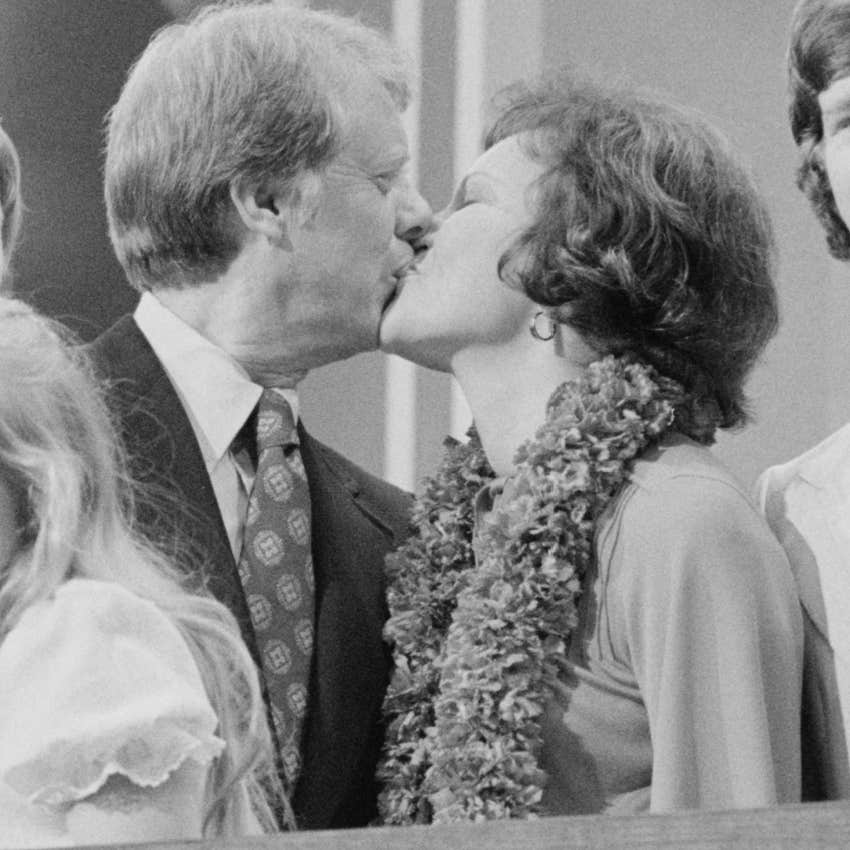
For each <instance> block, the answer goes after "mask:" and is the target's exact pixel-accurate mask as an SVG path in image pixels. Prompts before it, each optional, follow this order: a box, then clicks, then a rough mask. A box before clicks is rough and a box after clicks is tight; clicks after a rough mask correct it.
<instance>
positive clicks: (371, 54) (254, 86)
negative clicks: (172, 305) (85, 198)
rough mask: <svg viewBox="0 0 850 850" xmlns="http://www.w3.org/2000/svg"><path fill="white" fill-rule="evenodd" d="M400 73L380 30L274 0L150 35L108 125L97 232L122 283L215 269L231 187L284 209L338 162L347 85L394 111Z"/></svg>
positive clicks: (183, 280) (223, 246) (222, 257)
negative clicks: (365, 88) (251, 187)
mask: <svg viewBox="0 0 850 850" xmlns="http://www.w3.org/2000/svg"><path fill="white" fill-rule="evenodd" d="M407 73H408V69H407V64H406V62H405V59H404V57H403V55H402V54H401V53H400V52H399V51H398V50H396V49H395V48H394V47H393V46H392V45H391V44H390V43H389V42H388V41H387V40H386V38H385V37H384V36H383V35H381V34H380V33H378V32H376V31H374V30H372V29H369V28H368V27H366V26H364V25H363V24H361V23H359V22H357V21H355V20H353V19H351V18H346V17H342V16H340V15H336V14H333V13H330V12H318V11H314V10H309V9H299V8H295V7H292V6H290V5H287V4H286V3H283V2H277V0H269V2H261V0H255V1H254V2H241V3H238V4H237V3H229V4H218V5H214V6H208V7H205V8H203V9H201V10H200V12H199V13H198V14H196V15H195V16H194V17H192V18H191V19H189V20H188V21H185V22H181V23H175V24H171V25H169V26H167V27H165V28H163V29H162V30H160V31H159V32H158V33H157V34H156V35H155V36H154V37H153V39H152V40H151V42H150V44H149V45H148V47H147V49H146V50H145V52H144V53H143V54H142V55H141V57H140V58H139V59H138V61H137V62H136V63H135V65H134V66H133V68H132V70H131V71H130V74H129V76H128V79H127V82H126V84H125V86H124V89H123V90H122V92H121V96H120V97H119V99H118V102H117V103H116V104H115V106H114V107H113V108H112V110H111V111H110V113H109V116H108V126H107V140H106V165H105V199H106V209H107V216H108V219H109V234H110V238H111V240H112V245H113V247H114V249H115V253H116V255H117V256H118V259H119V261H120V262H121V265H122V266H123V267H124V270H125V272H126V273H127V277H128V279H129V280H130V282H131V284H132V285H133V286H135V287H136V288H137V289H140V290H146V289H155V288H157V287H158V286H162V285H168V286H184V285H189V284H191V283H192V282H194V281H197V280H199V279H201V278H203V277H209V275H210V274H216V273H218V272H221V271H223V270H224V269H225V268H226V267H227V265H228V264H229V262H230V261H231V260H232V259H233V257H234V256H235V255H236V254H237V253H238V251H239V248H240V237H239V235H238V231H237V229H236V228H235V227H234V223H233V206H232V201H231V199H230V185H231V183H232V182H233V181H234V180H242V181H245V182H246V183H249V184H250V183H252V182H253V183H260V182H262V181H264V180H267V179H274V180H277V181H282V182H283V183H284V185H285V186H286V187H287V189H288V190H289V192H290V197H292V198H295V197H296V193H297V190H298V188H299V187H300V185H301V184H302V182H303V181H304V180H305V179H306V178H309V177H311V176H314V175H321V173H322V172H323V170H324V169H325V168H326V167H327V165H328V164H329V163H330V162H331V161H332V160H333V158H334V157H335V156H336V154H337V153H338V152H339V149H340V147H341V145H342V143H343V139H344V133H345V124H346V117H347V116H346V95H347V93H348V90H349V86H350V81H351V80H352V79H354V78H359V77H361V76H362V75H363V74H366V75H367V76H371V78H373V79H374V80H375V81H376V83H378V84H379V85H380V86H382V87H383V88H384V89H385V90H386V92H388V94H389V95H390V97H391V98H392V100H393V102H394V103H395V104H396V106H397V107H398V108H399V111H402V110H404V108H405V107H406V106H407V102H408V99H409V96H410V94H409V92H410V90H409V84H408V75H407ZM313 182H315V181H313Z"/></svg>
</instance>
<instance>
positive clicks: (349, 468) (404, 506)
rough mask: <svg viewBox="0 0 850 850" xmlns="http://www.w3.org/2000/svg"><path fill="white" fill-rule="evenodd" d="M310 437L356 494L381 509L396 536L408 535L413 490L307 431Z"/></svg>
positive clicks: (332, 470)
mask: <svg viewBox="0 0 850 850" xmlns="http://www.w3.org/2000/svg"><path fill="white" fill-rule="evenodd" d="M306 438H307V440H308V441H309V444H310V448H311V450H312V452H313V454H314V455H315V456H317V457H318V458H319V459H320V460H321V462H322V463H323V465H324V466H325V468H326V469H327V470H329V471H330V473H332V474H333V475H334V476H335V477H336V478H337V479H338V480H339V481H340V483H341V484H342V485H343V486H344V487H345V488H346V489H347V490H348V491H349V492H351V493H352V495H354V496H355V497H357V498H358V499H359V500H360V501H361V502H362V503H364V504H366V505H367V506H369V507H371V508H372V509H373V510H374V511H377V512H379V514H380V516H379V517H377V518H378V519H380V520H382V522H383V523H384V524H385V525H387V526H388V527H389V528H390V530H391V531H392V532H393V535H394V536H395V537H396V538H398V539H399V540H400V539H401V538H403V537H405V536H406V535H407V533H408V530H409V517H410V508H411V505H412V502H413V496H412V495H411V494H410V493H408V492H406V491H405V490H402V489H401V488H400V487H396V486H395V485H394V484H390V483H389V482H388V481H384V480H383V479H382V478H379V477H378V476H377V475H373V474H372V473H371V472H367V471H366V470H365V469H363V467H361V466H358V465H357V464H356V463H354V461H351V460H349V459H348V458H347V457H345V456H344V455H341V454H340V453H339V452H338V451H336V450H335V449H332V448H331V447H330V446H328V445H326V444H325V443H323V442H321V441H320V440H317V439H316V438H315V437H313V436H311V435H309V434H307V435H306Z"/></svg>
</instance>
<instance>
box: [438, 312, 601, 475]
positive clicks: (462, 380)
mask: <svg viewBox="0 0 850 850" xmlns="http://www.w3.org/2000/svg"><path fill="white" fill-rule="evenodd" d="M559 334H560V335H561V336H562V337H563V336H564V335H567V336H569V337H572V333H571V332H569V331H567V332H566V334H565V331H564V329H563V328H562V329H561V331H560V332H559ZM576 343H577V344H576ZM597 357H598V355H597V353H596V352H594V351H593V349H591V348H590V347H589V346H587V345H586V344H585V343H583V342H582V341H581V340H580V339H579V340H577V341H576V340H571V344H569V345H564V344H563V339H562V340H561V344H557V343H556V341H553V342H546V343H543V342H537V341H535V340H530V344H525V343H524V341H523V344H522V345H520V346H512V347H510V348H505V349H497V350H494V349H493V348H492V347H488V348H486V349H480V350H477V351H472V350H466V351H462V352H460V353H458V354H457V355H456V356H455V359H454V361H453V363H452V371H453V373H454V375H455V377H456V378H457V380H458V383H459V384H460V386H461V388H462V389H463V392H464V395H465V396H466V400H467V402H468V404H469V406H470V409H471V410H472V415H473V419H474V420H475V425H476V428H477V430H478V434H479V436H480V437H481V443H482V445H483V447H484V451H485V452H486V453H487V459H488V460H489V461H490V465H491V466H492V467H493V470H494V471H495V472H496V474H497V475H499V476H502V475H510V474H511V473H512V472H513V469H514V462H513V460H514V455H515V454H516V450H517V449H518V448H519V446H520V445H522V443H524V442H525V441H526V440H528V439H529V438H530V437H533V436H534V433H535V432H536V431H537V429H538V427H539V426H540V425H541V424H542V423H543V420H544V419H545V416H546V404H547V402H548V401H549V399H550V397H551V395H552V393H553V392H554V391H555V390H556V389H557V388H558V387H559V386H560V385H561V384H562V383H564V381H569V380H571V379H573V378H577V377H578V376H579V375H581V373H582V372H583V371H584V369H585V367H586V366H587V364H588V363H590V362H592V361H593V360H595V359H597Z"/></svg>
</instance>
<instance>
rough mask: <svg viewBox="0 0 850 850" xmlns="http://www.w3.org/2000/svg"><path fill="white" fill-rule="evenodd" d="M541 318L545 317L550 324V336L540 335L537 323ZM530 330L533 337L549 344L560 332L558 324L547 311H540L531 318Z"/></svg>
mask: <svg viewBox="0 0 850 850" xmlns="http://www.w3.org/2000/svg"><path fill="white" fill-rule="evenodd" d="M541 316H543V317H545V319H546V321H547V322H549V333H548V334H545V333H540V329H539V328H538V327H537V322H538V321H539V320H540V317H541ZM528 329H529V330H530V331H531V335H532V336H533V337H534V338H535V339H539V340H540V342H549V340H550V339H553V338H554V336H555V334H556V333H557V332H558V323H557V322H556V321H555V320H554V319H553V318H552V317H551V316H550V315H549V314H548V313H547V312H546V311H545V310H538V311H537V312H536V313H535V314H534V315H533V316H532V317H531V322H530V323H529V326H528Z"/></svg>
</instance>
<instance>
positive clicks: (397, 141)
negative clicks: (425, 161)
mask: <svg viewBox="0 0 850 850" xmlns="http://www.w3.org/2000/svg"><path fill="white" fill-rule="evenodd" d="M342 139H343V141H342V147H341V150H340V157H341V158H354V159H357V160H360V161H362V162H365V163H369V164H375V165H377V164H378V163H380V164H381V165H382V166H383V167H385V168H386V170H390V169H392V168H393V167H398V168H399V169H400V168H402V167H403V166H404V164H405V162H407V160H408V159H409V151H408V143H407V134H406V133H405V130H404V126H403V124H402V121H401V113H400V112H399V110H398V107H397V106H396V104H395V102H394V101H393V100H392V98H391V97H390V95H389V93H388V92H387V91H386V90H385V89H384V88H383V87H382V86H379V85H374V84H373V85H369V86H356V87H355V88H354V90H353V91H352V92H351V96H350V98H347V103H346V115H345V126H344V130H343V134H342Z"/></svg>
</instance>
